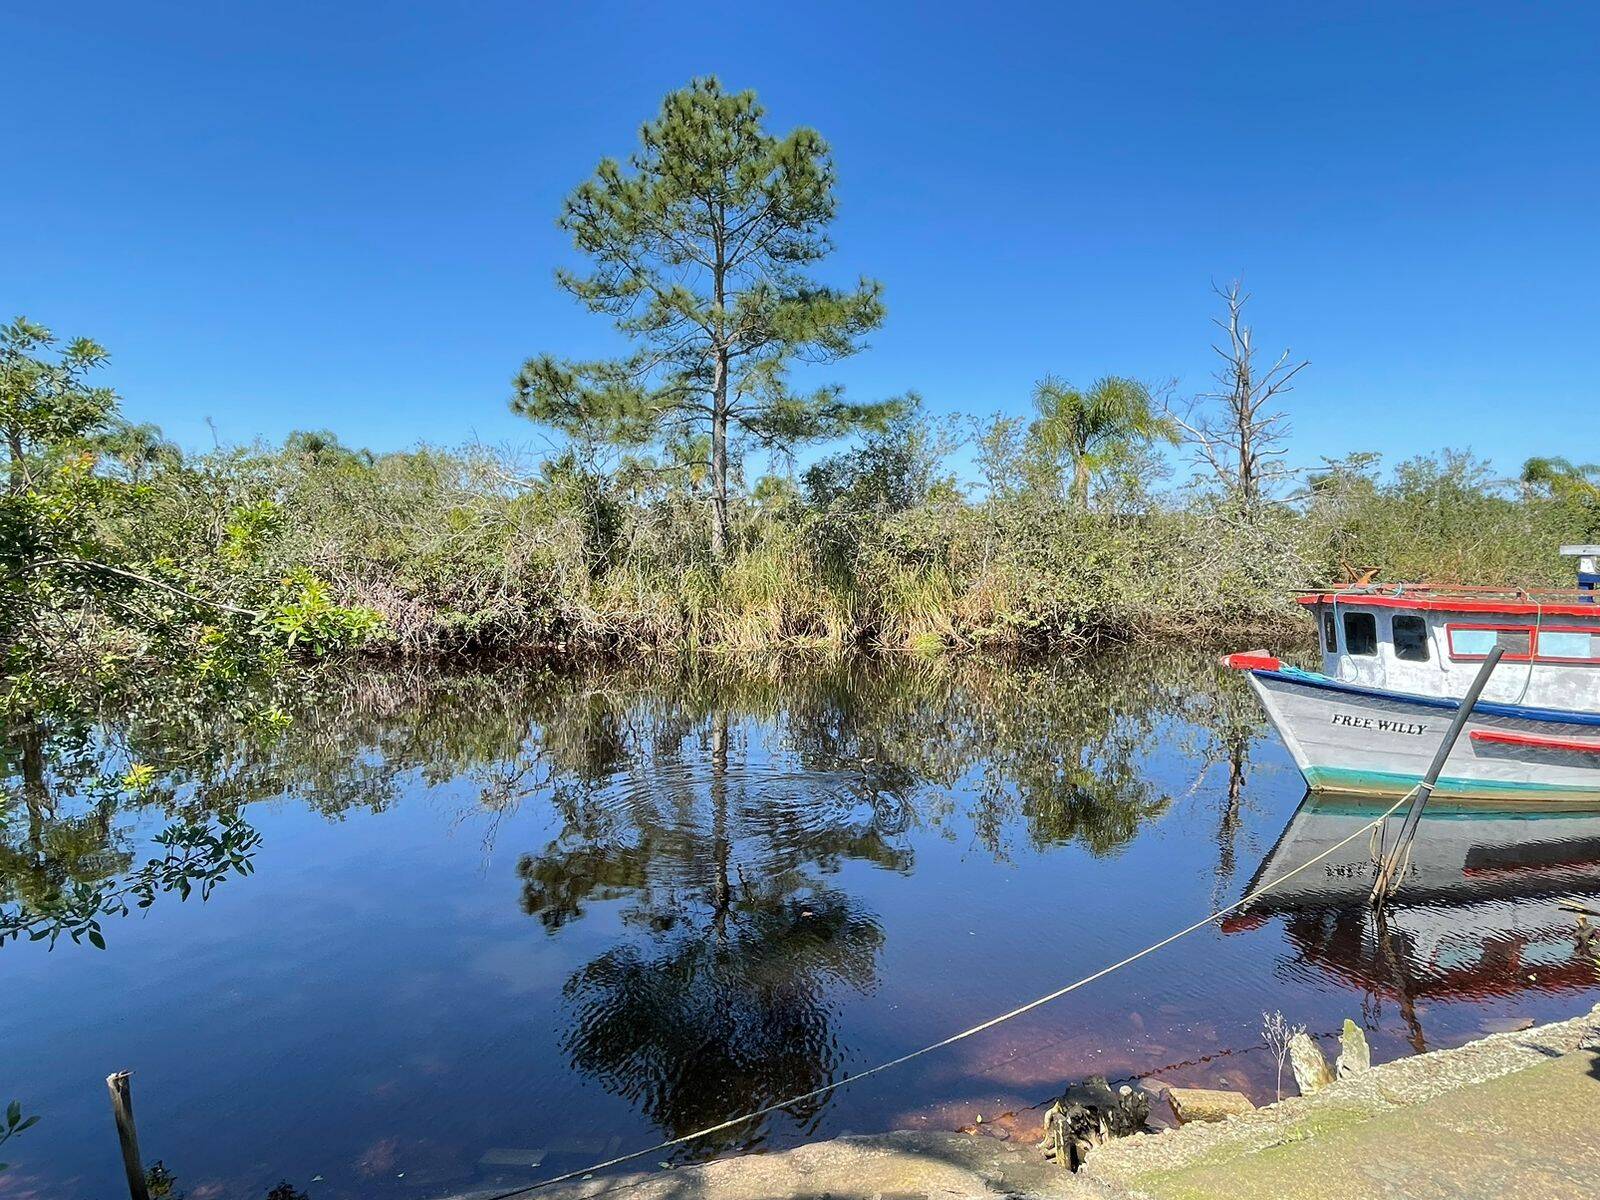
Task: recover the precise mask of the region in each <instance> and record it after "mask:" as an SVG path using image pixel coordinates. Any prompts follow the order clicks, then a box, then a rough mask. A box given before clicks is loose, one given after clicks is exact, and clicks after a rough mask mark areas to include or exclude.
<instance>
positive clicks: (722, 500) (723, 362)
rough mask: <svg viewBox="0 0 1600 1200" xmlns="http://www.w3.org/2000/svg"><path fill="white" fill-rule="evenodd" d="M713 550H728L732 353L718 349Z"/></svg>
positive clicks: (713, 442)
mask: <svg viewBox="0 0 1600 1200" xmlns="http://www.w3.org/2000/svg"><path fill="white" fill-rule="evenodd" d="M711 550H712V553H713V554H715V555H716V556H717V557H718V558H721V557H723V555H725V554H726V553H727V551H728V355H727V352H726V351H718V353H717V363H716V378H715V382H714V385H713V391H712V397H711Z"/></svg>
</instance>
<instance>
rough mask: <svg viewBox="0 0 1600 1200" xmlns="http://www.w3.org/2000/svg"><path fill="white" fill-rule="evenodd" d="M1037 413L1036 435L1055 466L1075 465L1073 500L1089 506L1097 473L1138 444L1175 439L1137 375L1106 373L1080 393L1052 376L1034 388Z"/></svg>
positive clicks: (1171, 428)
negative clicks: (1067, 462) (1133, 376)
mask: <svg viewBox="0 0 1600 1200" xmlns="http://www.w3.org/2000/svg"><path fill="white" fill-rule="evenodd" d="M1033 403H1034V407H1035V408H1037V409H1038V410H1039V417H1038V419H1037V420H1036V421H1034V423H1033V428H1032V434H1033V438H1034V440H1035V442H1036V444H1037V445H1038V447H1039V449H1040V450H1042V451H1043V452H1044V454H1045V455H1046V456H1047V457H1048V458H1049V460H1050V461H1051V463H1052V465H1055V466H1059V464H1060V463H1061V461H1062V459H1063V458H1066V459H1069V460H1070V461H1071V463H1072V490H1071V495H1072V501H1073V503H1074V504H1076V505H1078V506H1079V507H1087V506H1088V504H1089V479H1090V477H1091V476H1092V475H1093V473H1094V471H1095V470H1096V469H1097V468H1099V467H1102V466H1105V465H1106V464H1107V463H1108V462H1111V461H1113V460H1114V459H1115V458H1116V457H1117V456H1118V455H1120V454H1123V453H1126V452H1127V451H1128V450H1129V449H1131V448H1132V447H1134V446H1138V445H1142V444H1145V443H1148V442H1151V441H1155V440H1161V441H1165V442H1175V441H1176V440H1177V434H1176V430H1175V429H1174V428H1173V425H1172V422H1171V421H1169V420H1168V419H1167V418H1165V417H1163V416H1161V415H1159V414H1158V413H1157V412H1156V411H1155V405H1154V403H1153V402H1152V400H1151V397H1150V389H1149V388H1147V387H1145V386H1144V384H1142V383H1140V382H1138V381H1137V380H1134V379H1127V378H1124V377H1123V376H1120V375H1107V376H1105V377H1103V378H1101V379H1097V380H1095V382H1094V385H1093V386H1092V387H1090V388H1089V390H1088V391H1080V390H1079V389H1077V388H1075V387H1073V386H1072V385H1071V384H1068V383H1063V382H1062V381H1061V380H1059V379H1057V378H1056V377H1055V376H1053V375H1046V376H1045V377H1044V378H1043V379H1041V380H1040V381H1039V382H1038V383H1037V384H1035V385H1034V389H1033Z"/></svg>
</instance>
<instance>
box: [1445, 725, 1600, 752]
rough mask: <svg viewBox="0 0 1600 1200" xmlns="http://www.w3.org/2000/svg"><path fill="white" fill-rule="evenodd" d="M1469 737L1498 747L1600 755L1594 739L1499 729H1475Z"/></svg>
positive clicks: (1597, 744)
mask: <svg viewBox="0 0 1600 1200" xmlns="http://www.w3.org/2000/svg"><path fill="white" fill-rule="evenodd" d="M1468 736H1470V737H1471V738H1472V740H1473V741H1475V742H1493V743H1494V744H1495V745H1498V746H1525V747H1527V748H1528V749H1530V750H1572V751H1576V752H1577V753H1579V754H1600V741H1595V740H1593V739H1583V738H1553V737H1540V736H1539V735H1538V734H1534V733H1504V732H1502V731H1500V730H1498V729H1474V730H1473V731H1472V733H1471V734H1469V735H1468Z"/></svg>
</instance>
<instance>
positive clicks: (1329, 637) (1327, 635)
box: [1322, 612, 1339, 654]
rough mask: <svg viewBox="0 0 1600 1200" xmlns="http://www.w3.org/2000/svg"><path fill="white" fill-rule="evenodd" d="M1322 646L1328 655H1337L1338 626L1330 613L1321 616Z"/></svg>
mask: <svg viewBox="0 0 1600 1200" xmlns="http://www.w3.org/2000/svg"><path fill="white" fill-rule="evenodd" d="M1322 644H1323V646H1324V647H1325V648H1326V649H1327V651H1328V653H1329V654H1337V653H1339V626H1338V624H1337V623H1336V622H1335V621H1334V619H1333V614H1332V613H1331V612H1325V613H1323V614H1322Z"/></svg>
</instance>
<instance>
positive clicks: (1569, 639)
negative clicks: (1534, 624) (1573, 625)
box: [1538, 629, 1600, 663]
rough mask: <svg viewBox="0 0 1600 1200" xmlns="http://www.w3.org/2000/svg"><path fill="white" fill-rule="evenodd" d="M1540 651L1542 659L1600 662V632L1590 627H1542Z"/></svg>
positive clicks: (1540, 631)
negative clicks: (1589, 628)
mask: <svg viewBox="0 0 1600 1200" xmlns="http://www.w3.org/2000/svg"><path fill="white" fill-rule="evenodd" d="M1538 652H1539V658H1540V659H1541V660H1548V659H1554V660H1556V661H1558V662H1590V663H1592V662H1600V633H1595V632H1593V631H1592V630H1588V629H1541V630H1539V645H1538Z"/></svg>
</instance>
